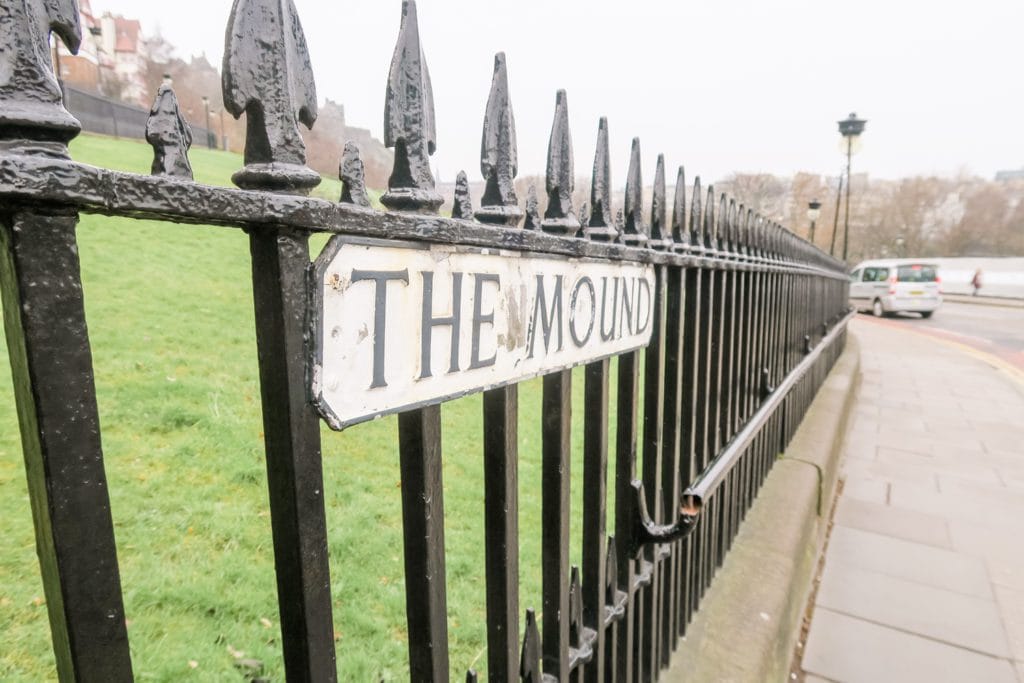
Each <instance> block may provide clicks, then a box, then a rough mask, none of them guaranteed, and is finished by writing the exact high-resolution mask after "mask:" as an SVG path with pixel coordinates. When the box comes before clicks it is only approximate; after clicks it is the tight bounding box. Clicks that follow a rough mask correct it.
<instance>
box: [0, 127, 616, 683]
mask: <svg viewBox="0 0 1024 683" xmlns="http://www.w3.org/2000/svg"><path fill="white" fill-rule="evenodd" d="M71 150H72V155H73V157H74V158H75V159H76V160H79V161H82V162H86V163H91V164H95V165H97V166H103V167H107V168H115V169H121V170H126V171H134V172H138V173H148V170H149V164H150V162H151V159H152V156H151V150H150V148H149V146H148V145H145V144H143V143H137V142H132V141H125V140H113V139H110V138H103V137H97V136H87V135H83V136H81V137H79V138H78V139H77V140H75V141H74V142H73V143H72V145H71ZM191 157H192V163H193V167H194V168H195V173H196V179H197V180H198V181H200V182H204V183H209V184H215V185H230V175H231V173H233V172H234V171H235V170H237V169H239V168H240V167H241V166H242V160H241V157H240V156H239V155H235V154H228V153H224V152H216V151H209V150H205V149H196V150H194V151H193V152H192V154H191ZM315 194H317V195H318V196H322V197H325V198H329V199H337V197H338V196H339V194H340V184H339V183H338V182H337V181H331V180H325V182H324V183H323V185H321V187H320V188H318V189H317V191H316V192H315ZM78 234H79V245H80V253H81V260H82V271H83V272H82V278H83V282H84V288H85V296H86V308H87V316H88V323H89V332H90V336H91V341H92V349H93V357H94V361H95V372H96V384H97V392H98V398H99V409H100V419H101V422H102V425H103V446H104V451H105V455H106V470H107V477H108V480H109V489H110V495H111V502H112V508H113V517H114V524H115V530H116V534H117V543H118V559H119V562H120V568H121V580H122V585H123V589H124V597H125V608H126V612H127V618H128V633H129V637H130V639H131V648H132V659H133V664H134V669H135V675H136V678H137V680H140V681H150V680H157V681H178V680H196V681H224V680H228V681H230V680H238V681H242V680H244V676H243V675H242V674H241V673H240V672H239V671H238V670H237V669H236V668H235V666H234V664H235V661H236V659H237V656H238V653H239V652H243V653H244V655H245V657H252V658H256V659H259V660H262V661H263V662H265V664H266V669H265V674H266V675H268V676H269V677H270V678H271V679H272V680H276V681H281V680H283V679H284V675H283V669H282V665H281V642H280V635H279V628H278V623H277V621H278V619H277V602H276V591H275V582H274V566H273V547H272V542H271V531H270V519H269V512H268V501H267V487H266V472H265V467H264V461H263V441H262V433H261V430H262V419H261V415H260V395H259V384H258V379H257V376H258V375H257V364H256V343H255V336H254V335H255V332H254V325H253V305H252V289H251V275H250V267H249V252H248V240H247V237H246V236H245V234H244V233H242V232H241V231H240V230H232V229H225V228H215V227H195V226H173V225H170V224H167V223H157V222H150V221H136V220H129V219H114V218H105V217H100V216H82V220H81V224H80V227H79V233H78ZM323 242H324V240H323V239H319V240H317V242H316V244H317V245H319V246H322V244H323ZM0 347H2V348H0V357H3V358H6V356H7V353H6V343H5V340H4V339H3V338H0ZM574 381H575V383H576V388H575V392H574V396H575V397H576V400H577V402H578V401H580V400H581V399H582V384H583V382H582V372H581V371H577V372H576V373H575V376H574ZM540 393H541V392H540V384H539V382H536V381H535V382H530V383H527V384H525V385H523V387H522V390H521V392H520V409H521V420H520V432H519V434H520V454H521V463H520V477H521V485H520V506H521V512H520V523H521V526H522V541H523V542H522V543H521V562H522V565H521V575H522V586H521V601H522V607H523V608H524V609H525V608H527V607H536V608H537V609H538V610H539V608H540V604H541V601H540V535H539V519H540V501H541V497H540V433H539V426H540ZM613 396H614V393H613ZM581 414H582V410H581V407H580V406H579V405H578V404H577V410H576V411H575V416H574V417H575V420H574V426H575V429H576V432H575V435H574V460H573V485H574V492H573V503H572V504H573V506H574V515H573V531H572V534H573V539H574V543H573V547H572V557H573V558H574V559H573V562H574V563H578V562H579V557H580V536H581V530H580V524H579V509H580V490H579V489H580V487H579V483H580V475H581V473H582V462H581V455H580V451H581V448H582V430H581V425H580V416H581ZM443 420H444V439H445V440H444V453H445V456H444V480H445V491H444V496H445V505H446V519H445V524H446V529H445V531H446V536H447V549H448V554H447V558H448V565H447V566H448V591H449V593H448V605H449V634H450V643H451V663H452V677H453V680H454V679H457V678H460V677H461V676H462V675H463V673H464V672H465V669H466V668H467V667H469V666H471V665H473V666H476V667H477V668H478V669H483V668H485V661H486V653H485V647H486V630H485V623H486V611H485V583H484V546H483V539H484V529H483V516H484V507H483V456H482V445H481V438H480V434H481V430H482V417H481V401H480V397H479V396H474V397H470V398H467V399H463V400H460V401H456V402H453V403H450V404H447V405H446V406H445V407H444V410H443ZM396 423H397V422H396V420H395V419H394V418H389V419H384V420H380V421H377V422H373V423H369V424H365V425H360V426H358V427H354V428H352V429H350V430H349V431H346V432H343V433H341V434H336V433H333V432H329V431H328V430H326V429H325V430H324V434H323V437H324V438H323V448H324V479H325V494H326V497H325V500H326V505H327V515H328V533H329V542H330V560H331V578H332V582H333V583H332V586H333V600H334V623H335V637H336V640H337V652H338V671H339V679H340V680H343V681H379V680H387V681H390V680H408V668H407V664H406V661H407V650H406V648H407V635H406V630H405V628H406V627H405V594H404V583H403V582H404V578H403V562H402V523H401V498H400V473H399V467H398V440H397V429H396ZM612 443H614V441H612ZM42 596H43V589H42V583H41V581H40V578H39V566H38V561H37V559H36V553H35V541H34V535H33V529H32V520H31V512H30V507H29V501H28V494H27V486H26V482H25V475H24V465H23V460H22V455H21V444H20V439H19V435H18V426H17V417H16V414H15V409H14V397H13V392H12V388H11V377H10V366H9V363H8V362H7V361H6V360H0V680H3V681H40V680H48V679H54V678H55V675H56V674H55V668H54V663H53V655H52V653H51V645H50V635H49V625H48V621H47V616H46V606H45V604H44V602H43V597H42Z"/></svg>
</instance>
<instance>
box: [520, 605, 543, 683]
mask: <svg viewBox="0 0 1024 683" xmlns="http://www.w3.org/2000/svg"><path fill="white" fill-rule="evenodd" d="M540 647H541V644H540V631H538V630H537V616H536V614H534V612H533V610H532V609H528V610H526V633H525V635H524V636H523V650H522V655H521V656H520V658H519V677H520V679H522V682H523V683H543V681H544V679H543V674H542V672H541V666H540V654H541V651H540Z"/></svg>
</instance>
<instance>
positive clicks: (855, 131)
mask: <svg viewBox="0 0 1024 683" xmlns="http://www.w3.org/2000/svg"><path fill="white" fill-rule="evenodd" d="M866 124H867V121H866V120H865V119H858V118H857V115H856V114H853V113H851V114H850V115H849V116H848V117H846V118H845V119H843V120H842V121H840V122H839V134H840V135H842V136H843V140H845V141H846V219H845V220H844V223H843V260H844V261H845V260H846V259H847V256H848V254H849V251H850V186H851V185H853V177H852V176H851V175H850V167H851V166H852V164H853V144H854V142H856V140H857V138H859V137H860V135H861V133H863V132H864V126H865V125H866Z"/></svg>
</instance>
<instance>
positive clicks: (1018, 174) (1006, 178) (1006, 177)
mask: <svg viewBox="0 0 1024 683" xmlns="http://www.w3.org/2000/svg"><path fill="white" fill-rule="evenodd" d="M1011 180H1024V168H1018V169H1017V170H1016V171H999V172H998V173H996V182H1001V183H1008V182H1010V181H1011Z"/></svg>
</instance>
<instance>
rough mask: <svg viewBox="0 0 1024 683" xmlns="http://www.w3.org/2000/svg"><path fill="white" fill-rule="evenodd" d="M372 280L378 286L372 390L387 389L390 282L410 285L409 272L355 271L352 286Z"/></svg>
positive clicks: (374, 312)
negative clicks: (386, 351) (386, 364)
mask: <svg viewBox="0 0 1024 683" xmlns="http://www.w3.org/2000/svg"><path fill="white" fill-rule="evenodd" d="M367 280H372V281H373V282H375V283H376V284H377V288H376V292H375V294H374V305H373V382H372V383H371V384H370V388H371V389H378V388H380V387H386V386H387V385H388V383H387V382H386V381H384V358H385V350H386V348H387V347H386V346H385V332H386V331H387V308H388V282H390V281H392V280H396V281H398V282H402V283H405V284H406V285H408V284H409V271H408V270H353V271H352V284H355V283H357V282H365V281H367Z"/></svg>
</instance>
